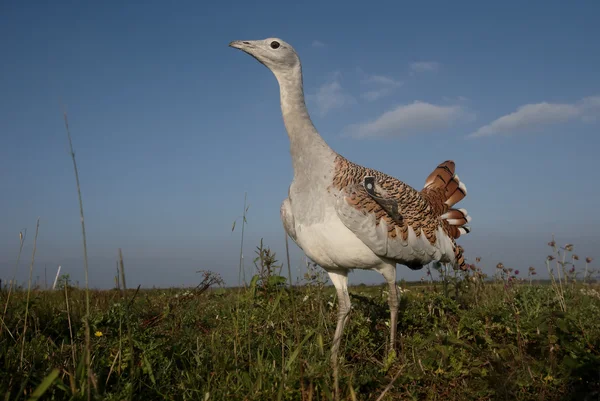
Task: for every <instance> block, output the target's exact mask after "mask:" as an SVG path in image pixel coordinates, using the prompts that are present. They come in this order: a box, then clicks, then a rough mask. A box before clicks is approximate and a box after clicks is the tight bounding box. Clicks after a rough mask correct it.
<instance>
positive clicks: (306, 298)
mask: <svg viewBox="0 0 600 401" xmlns="http://www.w3.org/2000/svg"><path fill="white" fill-rule="evenodd" d="M307 300H308V294H307V295H305V296H304V298H302V302H306V301H307Z"/></svg>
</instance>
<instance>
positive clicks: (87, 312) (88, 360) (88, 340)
mask: <svg viewBox="0 0 600 401" xmlns="http://www.w3.org/2000/svg"><path fill="white" fill-rule="evenodd" d="M63 117H64V120H65V129H66V130H67V138H68V140H69V151H70V153H71V159H72V160H73V170H74V171H75V183H76V185H77V196H78V198H79V215H80V216H81V234H82V236H83V267H84V272H85V317H84V318H83V321H84V323H85V364H86V367H87V397H88V401H91V399H92V389H91V386H92V361H91V354H92V340H91V335H90V287H89V280H88V255H87V239H86V236H85V219H84V217H83V198H82V197H81V185H80V184H79V172H78V170H77V162H76V161H75V151H73V141H72V140H71V131H70V130H69V120H68V119H67V112H66V111H63Z"/></svg>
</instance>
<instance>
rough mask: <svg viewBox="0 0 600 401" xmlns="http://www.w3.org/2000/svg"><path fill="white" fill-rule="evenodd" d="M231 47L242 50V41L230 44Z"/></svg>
mask: <svg viewBox="0 0 600 401" xmlns="http://www.w3.org/2000/svg"><path fill="white" fill-rule="evenodd" d="M229 47H233V48H234V49H241V48H242V41H241V40H234V41H233V42H229Z"/></svg>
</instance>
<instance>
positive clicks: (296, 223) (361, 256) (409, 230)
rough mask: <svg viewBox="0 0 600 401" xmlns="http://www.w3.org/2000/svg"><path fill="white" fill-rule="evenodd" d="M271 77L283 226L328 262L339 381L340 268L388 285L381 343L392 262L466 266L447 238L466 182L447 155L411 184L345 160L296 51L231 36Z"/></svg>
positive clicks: (343, 273) (455, 228)
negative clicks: (282, 156)
mask: <svg viewBox="0 0 600 401" xmlns="http://www.w3.org/2000/svg"><path fill="white" fill-rule="evenodd" d="M229 46H231V47H234V48H236V49H240V50H242V51H244V52H246V53H248V54H249V55H251V56H253V57H254V58H255V59H257V60H258V61H259V62H260V63H262V64H263V65H265V66H266V67H267V68H269V69H270V70H271V72H273V74H274V75H275V78H277V81H278V82H279V91H280V97H281V111H282V114H283V122H284V124H285V128H286V130H287V133H288V136H289V139H290V149H291V156H292V164H293V168H294V179H293V180H292V183H291V185H290V187H289V190H288V198H287V199H285V200H284V201H283V204H282V205H281V219H282V221H283V226H284V228H285V230H286V232H287V233H288V235H289V236H290V237H291V238H292V239H293V240H294V242H296V244H297V245H298V246H299V247H300V248H301V249H302V250H303V251H304V252H305V253H306V255H307V256H308V257H309V258H310V259H312V260H313V261H314V262H316V263H317V264H318V265H320V266H321V267H322V268H323V269H325V270H326V271H327V273H328V274H329V277H330V279H331V281H332V282H333V285H334V286H335V288H336V291H337V295H338V321H337V327H336V330H335V335H334V338H333V344H332V347H331V361H332V364H333V371H334V382H335V389H336V393H337V389H338V350H339V347H340V340H341V337H342V332H343V330H344V326H345V324H346V323H347V321H348V317H349V312H350V297H349V295H348V272H349V271H350V270H351V269H372V270H376V271H378V272H379V273H381V274H382V275H383V277H384V278H385V280H386V281H387V283H388V284H389V299H388V302H389V306H390V312H391V319H390V350H392V349H394V348H395V347H394V346H395V341H396V327H397V319H398V317H397V315H398V303H399V300H398V294H397V288H396V264H397V263H399V264H403V265H406V266H408V267H409V268H411V269H420V268H421V267H423V265H426V264H428V263H430V262H432V261H436V262H441V263H452V264H453V265H454V266H455V267H456V268H460V269H463V270H464V269H465V262H464V258H463V255H462V250H461V247H460V246H457V245H456V242H455V239H457V238H458V237H460V235H461V234H466V233H468V232H469V228H468V226H467V225H466V224H467V223H468V222H469V221H470V219H471V218H470V217H469V216H468V215H467V212H466V210H464V209H453V208H452V206H454V205H455V204H456V203H458V202H459V201H460V200H461V199H463V198H464V197H465V196H466V194H467V190H466V187H465V185H464V184H463V183H461V182H460V180H459V178H458V175H456V174H455V173H454V162H452V161H446V162H444V163H442V164H440V165H439V166H438V167H437V168H436V169H435V170H434V171H433V172H432V173H431V174H430V175H429V177H427V179H426V181H425V187H424V188H423V189H422V190H421V191H417V190H415V189H413V188H411V187H410V186H408V185H407V184H405V183H403V182H402V181H399V180H397V179H395V178H393V177H390V176H388V175H386V174H384V173H381V172H379V171H376V170H372V169H369V168H366V167H362V166H359V165H357V164H354V163H352V162H350V161H348V160H347V159H345V158H344V157H342V156H341V155H339V154H337V153H336V152H335V151H333V150H332V149H331V148H330V147H329V146H328V145H327V144H326V143H325V141H324V140H323V138H322V137H321V136H320V135H319V133H318V132H317V130H316V128H315V126H314V125H313V123H312V121H311V119H310V116H309V114H308V111H307V109H306V105H305V102H304V90H303V84H302V66H301V64H300V59H299V57H298V55H297V54H296V51H295V50H294V48H293V47H292V46H290V45H289V44H288V43H286V42H284V41H283V40H281V39H277V38H268V39H264V40H252V41H234V42H231V43H230V44H229Z"/></svg>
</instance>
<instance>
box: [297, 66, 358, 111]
mask: <svg viewBox="0 0 600 401" xmlns="http://www.w3.org/2000/svg"><path fill="white" fill-rule="evenodd" d="M340 75H341V74H340V73H339V72H336V73H334V74H333V78H332V80H331V81H330V82H327V83H325V84H323V85H321V87H320V88H319V89H317V91H316V92H315V93H314V94H312V95H309V96H308V99H309V100H310V101H313V102H314V103H315V104H316V106H317V110H318V113H319V114H320V115H321V116H324V115H325V114H327V113H328V112H330V111H331V110H334V109H339V108H342V107H344V106H347V105H350V104H354V103H356V99H354V97H352V96H351V95H350V94H348V93H346V91H344V89H343V88H342V84H340V81H339V78H340Z"/></svg>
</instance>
